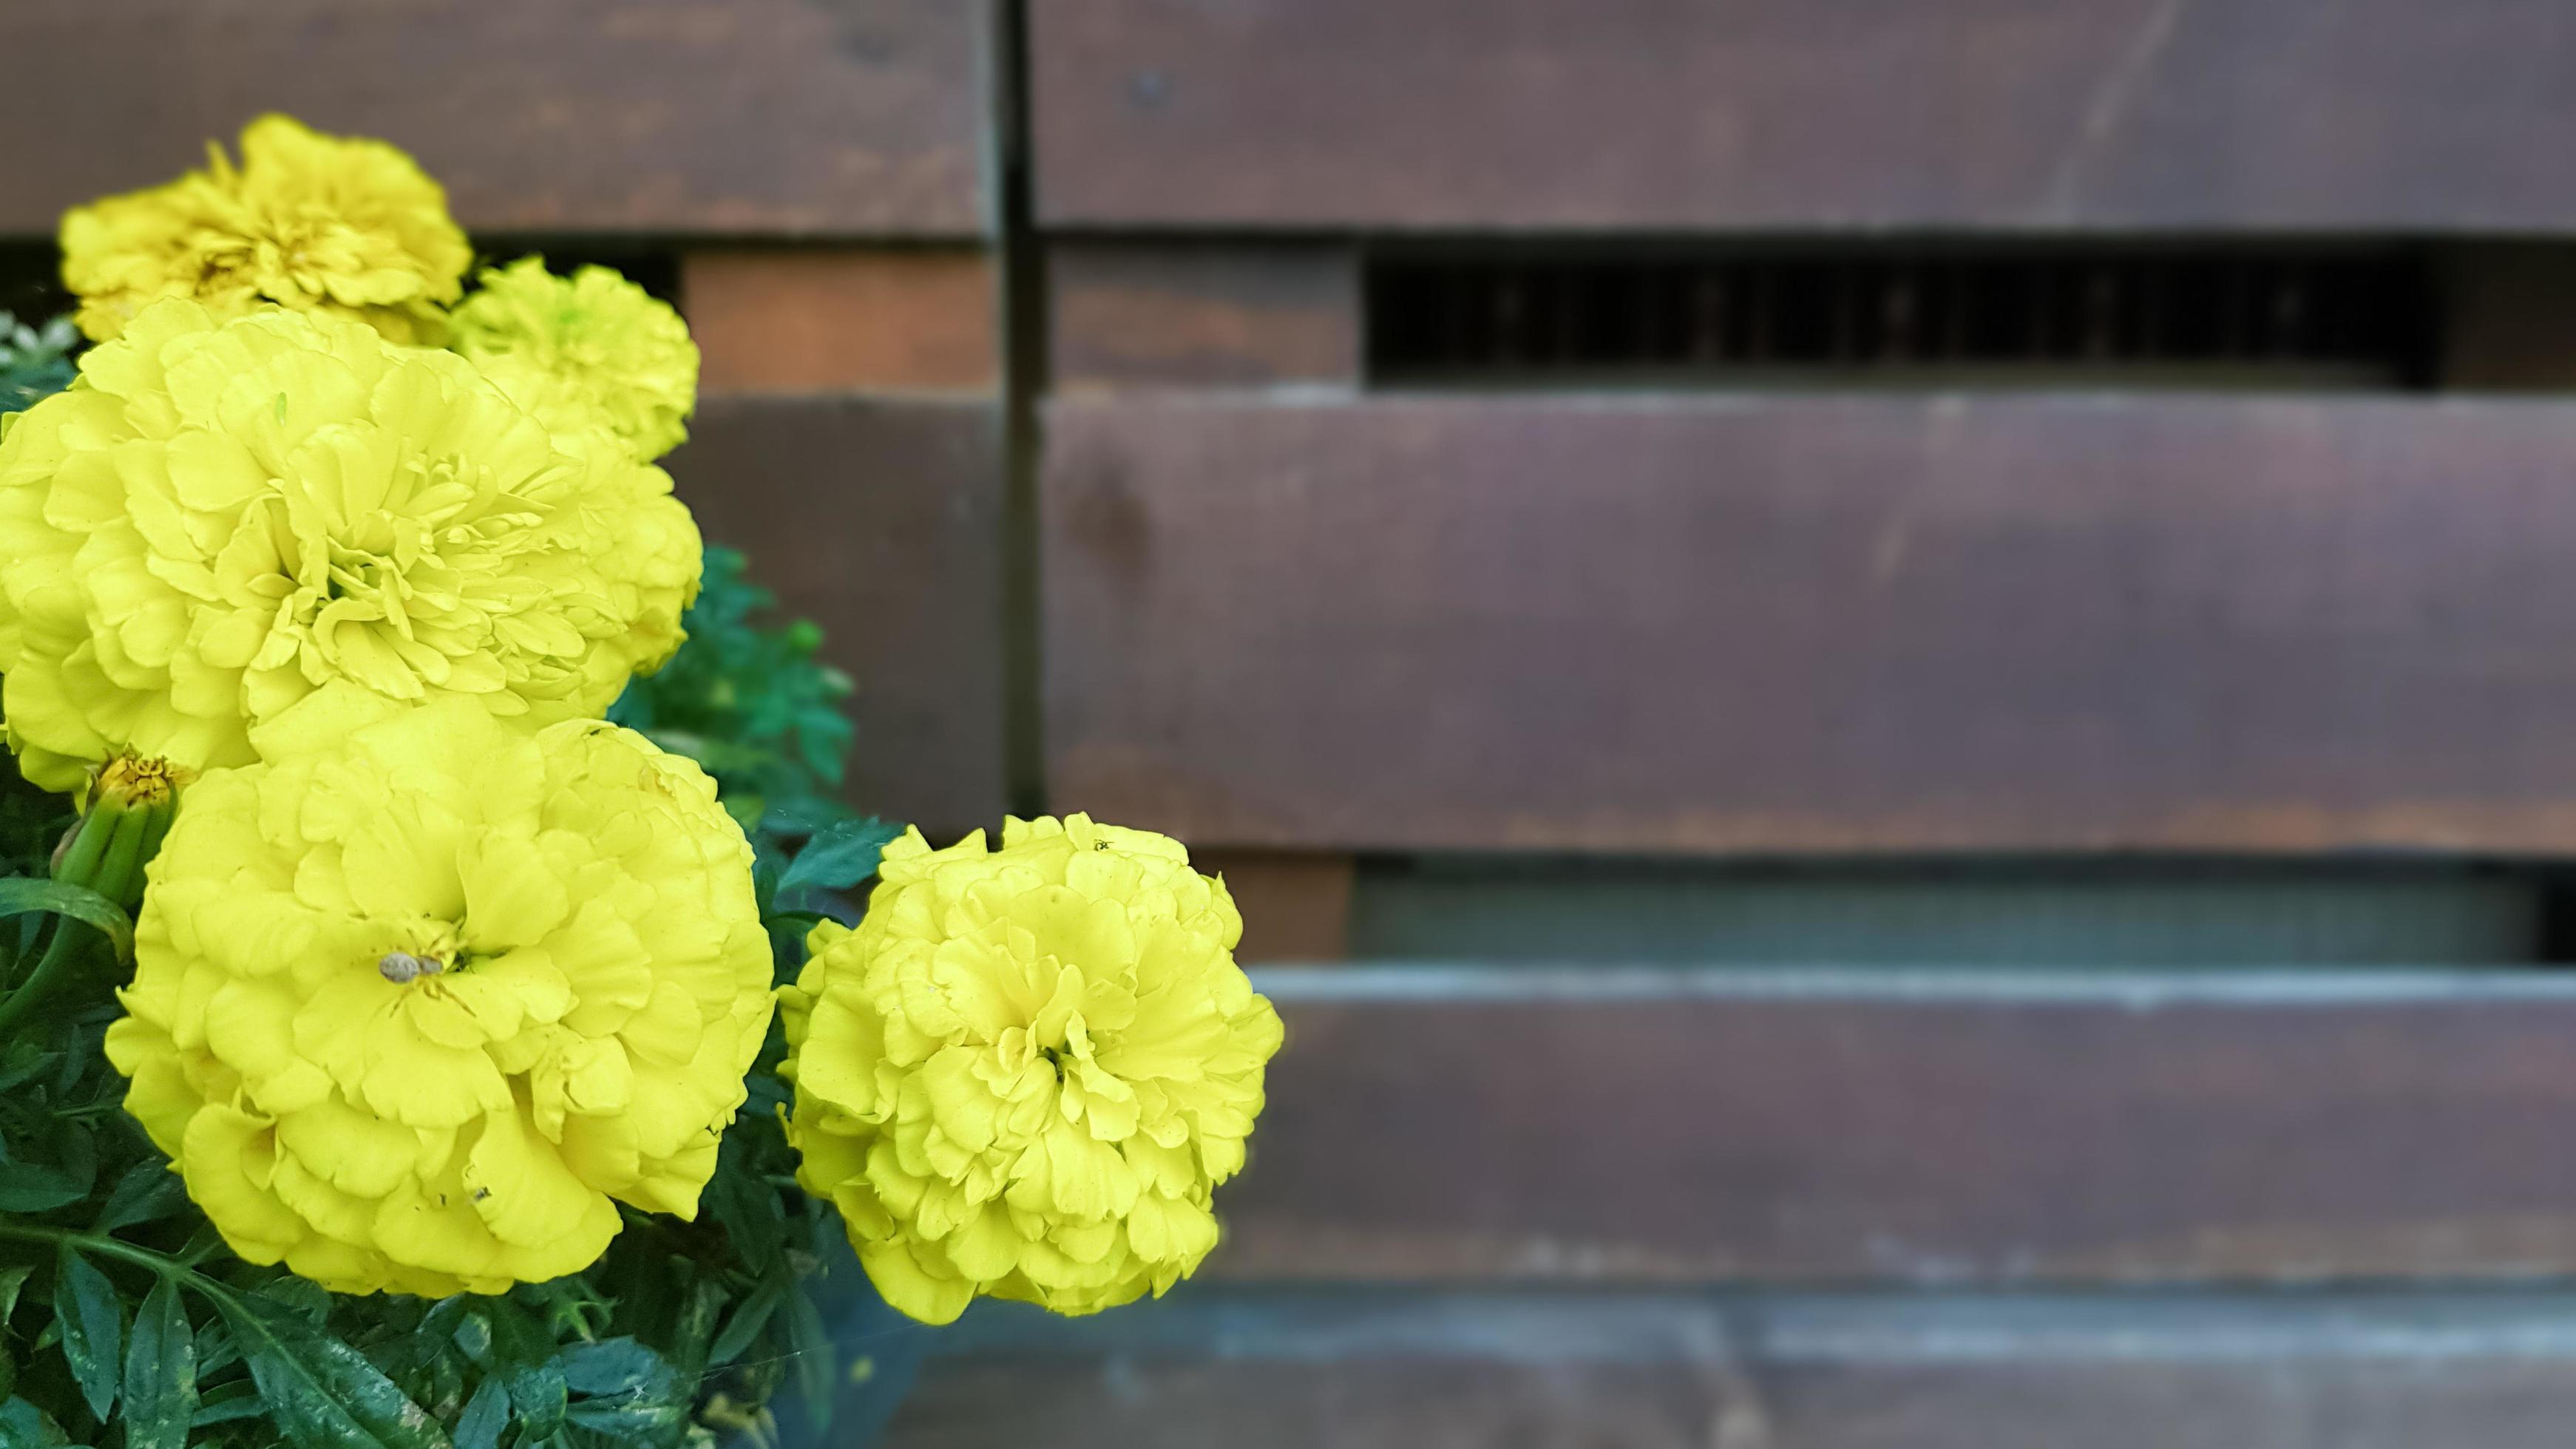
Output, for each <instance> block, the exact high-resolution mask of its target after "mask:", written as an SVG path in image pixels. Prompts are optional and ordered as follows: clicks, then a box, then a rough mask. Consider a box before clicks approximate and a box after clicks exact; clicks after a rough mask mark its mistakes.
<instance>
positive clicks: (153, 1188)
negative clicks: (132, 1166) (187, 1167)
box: [90, 1167, 188, 1233]
mask: <svg viewBox="0 0 2576 1449" xmlns="http://www.w3.org/2000/svg"><path fill="white" fill-rule="evenodd" d="M187 1205H188V1185H187V1184H186V1183H185V1182H183V1181H181V1180H180V1177H179V1174H177V1173H175V1172H167V1171H164V1172H154V1171H153V1170H151V1169H150V1168H148V1167H146V1168H139V1169H137V1170H135V1171H133V1172H129V1173H127V1174H126V1175H125V1180H124V1181H122V1182H119V1183H118V1184H117V1185H116V1190H115V1191H114V1192H111V1193H109V1194H108V1195H107V1204H106V1205H105V1206H104V1207H101V1208H100V1209H99V1210H98V1222H97V1223H96V1225H94V1226H93V1227H92V1228H91V1229H90V1231H91V1232H94V1233H113V1232H115V1231H116V1230H117V1229H119V1228H130V1227H133V1226H135V1225H137V1224H139V1223H153V1222H159V1221H160V1220H161V1219H163V1218H166V1217H168V1216H170V1215H171V1214H173V1213H175V1212H178V1211H179V1210H180V1209H182V1208H184V1207H186V1206H187Z"/></svg>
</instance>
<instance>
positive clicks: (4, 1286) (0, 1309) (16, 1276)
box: [0, 1268, 36, 1398]
mask: <svg viewBox="0 0 2576 1449" xmlns="http://www.w3.org/2000/svg"><path fill="white" fill-rule="evenodd" d="M35 1271H36V1270H35V1269H33V1268H11V1269H9V1270H7V1271H6V1272H0V1324H6V1323H8V1321H9V1315H10V1314H12V1313H15V1312H17V1311H18V1291H19V1290H20V1289H22V1288H24V1287H26V1286H27V1279H28V1277H29V1276H30V1275H32V1274H33V1273H34V1272H35ZM5 1397H6V1395H0V1398H5Z"/></svg>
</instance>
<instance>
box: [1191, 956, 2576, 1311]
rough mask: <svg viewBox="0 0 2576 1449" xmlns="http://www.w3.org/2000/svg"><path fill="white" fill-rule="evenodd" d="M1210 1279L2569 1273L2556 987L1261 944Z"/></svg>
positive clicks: (2503, 981)
mask: <svg viewBox="0 0 2576 1449" xmlns="http://www.w3.org/2000/svg"><path fill="white" fill-rule="evenodd" d="M1256 980H1257V981H1258V982H1259V983H1260V984H1261V985H1262V987H1263V989H1265V990H1267V991H1269V992H1270V993H1271V994H1272V996H1273V999H1274V1000H1275V1001H1276V1002H1277V1003H1278V1005H1279V1009H1280V1012H1281V1015H1282V1017H1283V1018H1284V1019H1285V1021H1286V1024H1287V1032H1288V1038H1287V1039H1288V1045H1287V1048H1286V1049H1285V1050H1284V1051H1283V1053H1282V1054H1281V1056H1280V1057H1279V1059H1278V1061H1277V1062H1276V1063H1275V1065H1274V1066H1273V1068H1272V1070H1271V1072H1270V1074H1269V1078H1268V1090H1269V1105H1268V1107H1267V1108H1266V1109H1265V1111H1264V1113H1263V1116H1262V1120H1261V1126H1260V1129H1259V1132H1258V1134H1257V1135H1256V1136H1255V1138H1254V1139H1253V1149H1252V1150H1253V1157H1252V1164H1251V1167H1250V1170H1249V1171H1247V1172H1246V1174H1245V1175H1244V1177H1243V1178H1242V1180H1241V1181H1240V1182H1238V1183H1235V1184H1232V1185H1230V1186H1228V1187H1227V1188H1226V1189H1225V1191H1224V1192H1223V1193H1222V1194H1221V1195H1220V1198H1219V1203H1218V1206H1219V1208H1220V1211H1221V1215H1222V1216H1223V1218H1224V1220H1225V1224H1226V1231H1227V1239H1226V1242H1225V1244H1224V1246H1223V1247H1221V1248H1220V1249H1219V1250H1218V1252H1217V1254H1216V1255H1215V1256H1214V1257H1212V1258H1211V1259H1210V1260H1209V1262H1208V1265H1207V1272H1208V1273H1209V1274H1210V1275H1212V1276H1213V1277H1216V1278H1221V1279H1233V1280H1258V1281H1283V1280H1296V1281H1307V1282H1346V1283H1347V1282H1379V1283H1392V1282H1406V1283H1429V1282H1497V1281H1508V1282H1518V1283H1542V1282H1553V1283H1592V1284H1602V1283H1626V1284H1638V1283H1713V1282H1763V1283H1775V1284H1776V1283H1798V1284H1810V1285H1813V1284H1879V1285H1892V1286H1905V1287H1912V1288H1930V1287H1961V1286H1971V1285H1980V1284H1983V1285H1997V1286H2013V1287H2033V1286H2039V1285H2061V1286H2063V1285H2131V1286H2135V1285H2142V1284H2184V1283H2204V1284H2205V1283H2213V1282H2230V1283H2240V1284H2246V1283H2260V1284H2272V1285H2289V1284H2315V1283H2320V1282H2330V1281H2337V1280H2356V1279H2404V1280H2437V1281H2438V1280H2465V1279H2496V1280H2514V1279H2525V1280H2527V1279H2533V1278H2554V1277H2563V1276H2565V1275H2567V1274H2568V1273H2570V1272H2571V1271H2576V1150H2571V1149H2570V1148H2569V1147H2568V1146H2567V1142H2566V1138H2567V1133H2566V1126H2567V1123H2568V1122H2569V1121H2570V1120H2576V1070H2571V1068H2570V1067H2569V1064H2568V1053H2567V1050H2566V1043H2567V1041H2568V1039H2569V1035H2570V1033H2571V1032H2576V987H2571V986H2569V985H2568V984H2567V983H2565V982H2561V981H2556V980H2554V979H2552V978H2532V977H2523V978H2516V977H2509V976H2505V977H2490V978H2477V977H2459V976H2425V977H2412V976H2397V977H2378V978H2374V977H2366V976H2342V977H2337V976H2332V975H2327V974H2322V973H2299V974H2284V975H2272V976H2257V977H2252V978H2242V977H2201V978H2196V979H2195V978H2192V977H2189V976H2177V977H2165V978H2153V977H2139V976H2122V975H2118V974H2112V975H2107V976H2101V977H2086V978H2060V979H2058V980H2056V981H2054V982H2052V981H2051V980H2050V979H2049V978H2046V977H2035V978H2029V979H2027V980H2015V979H2013V978H1974V977H1969V978H1962V977H1959V976H1956V975H1948V976H1944V975H1940V974H1929V975H1911V976H1909V975H1906V974H1903V973H1851V974H1841V973H1831V972H1827V973H1822V974H1817V973H1796V974H1782V975H1776V976H1766V975H1759V974H1748V975H1734V974H1715V973H1704V974H1699V975H1693V974H1692V973H1689V972H1678V973H1676V972H1649V971H1630V972H1610V971H1592V972H1582V971H1563V972H1549V971H1545V970H1542V969H1535V968H1519V969H1505V968H1493V969H1484V970H1479V969H1474V968H1462V969H1454V970H1435V969H1433V968H1408V969H1403V970H1392V971H1390V970H1388V969H1384V968H1379V969H1371V970H1362V969H1355V968H1318V969H1315V970H1310V971H1302V972H1300V971H1271V972H1266V973H1256Z"/></svg>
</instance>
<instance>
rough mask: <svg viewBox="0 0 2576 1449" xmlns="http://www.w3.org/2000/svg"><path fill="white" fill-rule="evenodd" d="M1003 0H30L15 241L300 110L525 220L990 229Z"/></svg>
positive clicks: (21, 21)
mask: <svg viewBox="0 0 2576 1449" xmlns="http://www.w3.org/2000/svg"><path fill="white" fill-rule="evenodd" d="M987 20H988V10H987V7H985V6H982V5H972V4H961V3H958V0H837V3H834V4H831V5H814V4H810V3H806V0H547V3H544V4H535V5H493V4H486V3H479V0H370V3H367V4H364V5H350V4H346V3H341V0H12V4H11V5H10V10H9V40H10V49H11V53H12V54H14V55H16V56H18V57H20V58H21V59H32V58H36V57H41V58H42V63H41V64H23V65H20V66H17V67H15V70H16V72H17V73H16V76H15V78H14V80H13V81H12V83H11V84H10V85H9V86H8V87H6V88H5V90H0V134H7V135H12V136H19V137H41V138H43V140H42V144H20V145H17V146H13V147H12V148H11V151H12V154H11V157H10V167H9V185H8V186H6V187H0V233H20V234H29V235H46V236H50V235H52V233H53V230H54V224H55V219H56V217H57V216H58V215H59V214H60V213H61V212H62V210H63V209H64V208H65V207H67V206H71V205H74V204H77V203H79V202H82V201H86V200H88V199H90V198H91V197H94V196H98V195H101V194H103V193H107V192H112V191H122V190H125V189H128V188H131V187H136V186H145V185H151V184H153V183H156V182H160V181H163V180H166V179H168V178H170V177H172V176H175V175H177V174H178V173H179V172H180V171H182V170H184V169H186V168H188V167H190V166H193V165H201V164H203V162H204V158H205V146H206V142H207V140H208V139H209V138H221V139H223V140H224V141H225V142H226V143H227V144H229V143H230V141H231V139H232V137H233V134H234V132H235V131H237V130H238V129H239V127H240V126H241V123H242V122H243V121H245V120H248V119H249V118H250V117H252V116H254V115H257V114H259V113H260V112H262V111H271V110H282V111H287V112H291V113H293V114H295V115H297V116H300V117H302V118H303V119H305V120H306V121H309V122H311V123H312V124H314V125H316V126H320V127H323V128H325V129H328V130H334V131H345V132H354V133H358V134H364V135H374V136H382V137H385V138H386V139H388V140H391V141H393V142H395V143H396V144H397V145H400V146H402V147H404V148H405V149H407V150H410V151H411V152H413V153H414V154H415V155H417V156H418V157H419V158H420V160H421V162H422V164H423V165H425V166H426V167H428V169H429V171H430V173H431V174H432V175H434V176H436V177H438V178H439V179H440V180H441V181H443V182H444V183H445V184H446V186H447V188H448V192H449V197H450V202H451V205H452V206H453V208H454V210H455V212H456V215H457V218H458V220H460V221H462V222H463V223H465V225H466V226H467V227H469V228H473V229H485V228H489V229H495V230H511V231H521V232H565V231H608V230H634V231H654V232H680V233H689V234H708V233H715V234H726V235H739V234H746V233H762V234H770V235H791V234H792V235H800V236H804V235H812V236H943V237H964V236H972V235H978V234H981V233H984V232H986V231H988V230H989V229H990V220H989V211H988V204H987V201H986V196H985V193H986V190H987V188H988V178H987V175H986V167H985V161H984V141H983V136H984V127H985V118H986V114H987V111H988V109H989V104H990V103H989V101H988V99H987V96H986V93H985V85H986V77H987V73H988V71H989V69H990V64H989V60H988V57H987V49H988V37H987V35H986V33H985V26H986V23H987Z"/></svg>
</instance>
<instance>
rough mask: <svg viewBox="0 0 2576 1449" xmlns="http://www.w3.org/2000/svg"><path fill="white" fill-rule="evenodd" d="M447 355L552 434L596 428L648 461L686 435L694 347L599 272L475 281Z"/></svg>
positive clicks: (645, 299)
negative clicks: (466, 363) (454, 354)
mask: <svg viewBox="0 0 2576 1449" xmlns="http://www.w3.org/2000/svg"><path fill="white" fill-rule="evenodd" d="M454 322H455V328H456V335H455V341H454V344H453V345H454V346H455V348H456V350H457V351H458V352H461V353H463V354H464V355H465V356H466V357H467V358H469V359H471V360H472V361H473V362H474V363H475V365H477V366H479V367H481V368H483V369H484V370H485V372H487V373H489V374H490V375H491V377H492V379H493V381H495V382H497V383H499V384H500V385H501V388H502V390H503V391H504V392H507V393H509V394H510V396H511V397H512V398H513V399H515V400H516V401H518V402H519V404H520V405H521V406H523V407H526V408H527V409H528V410H529V411H531V412H533V413H535V414H536V415H537V416H538V417H539V418H540V419H542V420H544V421H545V422H546V423H547V424H548V425H549V426H552V427H553V428H555V429H556V430H557V431H558V432H569V431H574V430H577V429H579V428H583V427H592V426H604V427H606V428H607V429H608V430H609V431H610V432H613V433H615V434H616V435H617V436H618V437H619V438H621V439H623V440H624V441H625V443H626V445H627V446H628V447H629V448H630V449H632V450H633V451H634V453H635V456H636V457H638V458H641V459H643V460H645V461H646V462H650V461H652V460H653V459H655V458H659V457H661V456H662V455H663V454H664V453H667V452H669V451H671V450H672V449H673V448H676V447H678V446H679V445H680V444H681V443H682V442H683V441H685V440H686V439H687V438H688V436H689V430H688V427H687V420H688V416H689V414H690V412H691V411H692V410H694V409H695V408H696V407H697V403H698V345H697V344H696V343H694V342H691V341H690V340H689V329H688V325H687V324H686V323H683V322H682V321H681V320H680V314H679V313H677V312H674V311H672V310H671V308H670V305H669V304H668V303H665V302H661V301H658V300H656V299H655V298H654V297H652V296H651V295H650V294H649V293H647V292H646V291H645V290H644V289H643V288H642V287H639V286H637V285H635V284H634V283H633V282H630V281H628V280H626V279H625V278H624V277H621V276H619V275H618V274H617V273H615V272H613V271H611V270H609V269H608V268H606V267H584V268H582V269H581V270H580V271H578V272H575V273H574V274H573V275H571V276H569V277H558V276H556V275H554V274H553V273H551V272H549V271H547V270H546V264H545V261H544V259H543V258H540V257H527V258H523V259H522V260H520V261H517V262H514V263H512V264H511V265H509V266H507V267H502V268H496V269H494V270H491V271H487V272H485V273H484V274H483V286H482V290H480V291H478V292H476V293H475V294H474V295H473V296H471V297H469V298H467V299H466V300H465V305H463V306H461V307H459V308H457V309H456V313H455V317H454Z"/></svg>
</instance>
